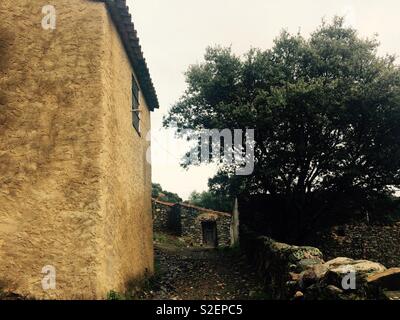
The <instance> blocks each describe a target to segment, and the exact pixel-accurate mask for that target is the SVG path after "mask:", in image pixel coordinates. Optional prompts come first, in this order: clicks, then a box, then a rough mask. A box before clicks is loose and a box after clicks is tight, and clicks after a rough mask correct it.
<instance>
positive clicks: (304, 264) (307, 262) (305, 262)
mask: <svg viewBox="0 0 400 320" xmlns="http://www.w3.org/2000/svg"><path fill="white" fill-rule="evenodd" d="M322 263H323V261H322V260H321V259H320V258H314V259H302V260H300V261H299V262H298V263H297V269H298V270H299V271H300V272H302V271H304V270H307V269H310V268H311V267H312V266H315V265H319V264H322Z"/></svg>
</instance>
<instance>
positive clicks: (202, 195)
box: [188, 190, 233, 212]
mask: <svg viewBox="0 0 400 320" xmlns="http://www.w3.org/2000/svg"><path fill="white" fill-rule="evenodd" d="M188 203H190V204H194V205H195V206H199V207H202V208H206V209H212V210H216V211H222V212H232V210H233V200H232V199H231V198H229V197H228V196H226V195H224V194H220V193H217V192H214V191H212V190H211V191H204V192H196V191H193V192H192V193H191V194H190V196H189V201H188Z"/></svg>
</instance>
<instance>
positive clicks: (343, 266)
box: [323, 258, 386, 289]
mask: <svg viewBox="0 0 400 320" xmlns="http://www.w3.org/2000/svg"><path fill="white" fill-rule="evenodd" d="M325 266H326V267H327V268H328V271H327V272H326V274H325V276H324V279H323V281H324V282H325V283H326V284H332V285H335V286H336V287H342V280H343V279H344V277H345V276H347V275H349V274H350V273H351V272H354V273H355V276H356V281H357V282H356V286H357V289H359V288H360V287H362V286H363V285H364V283H365V282H366V278H367V277H368V276H369V275H371V274H374V273H378V272H383V271H385V270H386V268H385V267H384V266H383V265H381V264H380V263H376V262H371V261H366V260H352V259H349V258H338V259H335V260H332V261H328V262H327V263H325ZM360 282H361V283H360Z"/></svg>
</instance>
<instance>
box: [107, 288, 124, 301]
mask: <svg viewBox="0 0 400 320" xmlns="http://www.w3.org/2000/svg"><path fill="white" fill-rule="evenodd" d="M107 300H126V297H125V296H124V295H122V294H120V293H118V292H115V291H113V290H111V291H110V292H108V293H107Z"/></svg>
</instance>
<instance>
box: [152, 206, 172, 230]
mask: <svg viewBox="0 0 400 320" xmlns="http://www.w3.org/2000/svg"><path fill="white" fill-rule="evenodd" d="M173 206H174V204H173V203H168V202H162V201H152V208H153V230H154V231H155V232H166V233H168V232H171V230H170V227H169V215H170V212H171V210H172V208H173Z"/></svg>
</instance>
